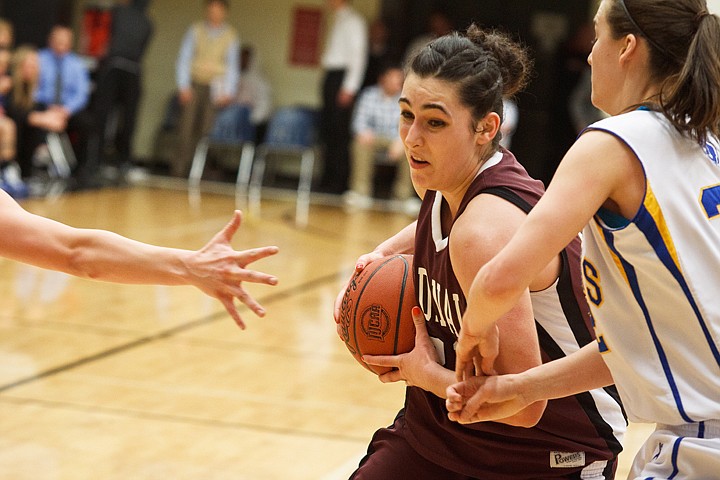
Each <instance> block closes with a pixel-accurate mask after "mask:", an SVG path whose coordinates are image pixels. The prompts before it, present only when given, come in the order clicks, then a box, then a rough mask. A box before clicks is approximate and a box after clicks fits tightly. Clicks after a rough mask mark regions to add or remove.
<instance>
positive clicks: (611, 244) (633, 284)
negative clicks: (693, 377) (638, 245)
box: [603, 229, 694, 423]
mask: <svg viewBox="0 0 720 480" xmlns="http://www.w3.org/2000/svg"><path fill="white" fill-rule="evenodd" d="M603 236H604V237H605V243H606V244H607V246H608V248H609V249H610V250H611V251H612V252H613V253H614V254H615V255H616V256H617V258H618V259H619V260H620V263H621V265H622V268H623V270H624V272H625V276H626V277H627V279H628V283H629V285H630V289H631V290H632V292H633V296H634V297H635V301H636V302H637V304H638V306H639V307H640V309H641V310H642V312H643V316H644V317H645V323H646V324H647V327H648V331H649V332H650V336H651V337H652V340H653V343H654V344H655V350H656V351H657V354H658V357H659V358H660V363H661V364H662V367H663V371H664V372H665V378H666V379H667V381H668V385H669V386H670V390H672V394H673V398H674V399H675V405H676V406H677V408H678V411H679V413H680V416H681V417H682V418H683V420H685V421H686V422H689V423H692V422H694V420H693V419H692V418H690V417H689V416H688V415H687V413H685V407H683V403H682V398H680V392H679V391H678V388H677V385H676V384H675V378H674V377H673V374H672V371H671V369H670V364H669V363H668V361H667V356H666V355H665V350H664V349H663V347H662V343H661V342H660V339H659V338H658V336H657V333H656V332H655V327H654V326H653V323H652V319H651V318H650V313H649V312H648V309H647V306H646V305H645V300H644V299H643V296H642V292H640V285H639V284H638V280H637V275H636V274H635V268H634V267H633V266H632V265H630V263H628V261H627V260H625V258H624V257H623V256H622V255H621V254H620V252H619V251H618V250H617V249H616V248H615V239H614V237H613V235H612V233H611V232H609V231H607V230H605V229H603Z"/></svg>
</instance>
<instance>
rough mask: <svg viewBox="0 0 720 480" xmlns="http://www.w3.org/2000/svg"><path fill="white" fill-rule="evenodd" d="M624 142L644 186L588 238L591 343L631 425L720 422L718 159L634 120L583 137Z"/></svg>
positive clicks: (659, 118)
mask: <svg viewBox="0 0 720 480" xmlns="http://www.w3.org/2000/svg"><path fill="white" fill-rule="evenodd" d="M589 129H591V130H601V131H606V132H608V133H610V134H612V135H614V136H616V137H617V138H619V139H620V140H622V141H623V142H624V143H625V144H627V145H628V147H629V148H630V149H631V150H632V151H633V152H634V153H635V155H636V156H637V157H638V159H639V160H640V162H641V164H642V167H643V169H644V172H645V177H646V185H647V187H646V191H645V196H644V199H643V203H642V206H641V207H640V209H639V210H638V212H637V214H636V215H635V217H634V218H632V219H631V220H630V222H628V223H627V224H625V225H618V224H616V223H614V222H612V221H610V220H609V219H608V218H607V217H604V216H603V215H602V214H601V213H599V214H598V215H596V216H595V218H594V219H593V221H591V222H590V223H589V224H588V225H587V226H586V228H585V230H584V235H583V253H584V258H583V272H584V276H585V286H586V295H587V299H588V303H589V304H590V307H591V310H592V314H593V318H594V320H595V322H596V334H597V337H598V341H599V343H600V349H601V351H602V352H603V356H604V359H605V362H606V363H607V365H608V367H609V368H610V371H611V372H612V375H613V378H614V379H615V383H616V385H617V388H618V391H619V393H620V396H621V398H622V399H623V404H624V407H625V409H626V412H627V414H628V418H629V419H630V420H631V421H636V422H650V423H653V422H655V423H659V424H664V425H681V424H690V423H697V424H698V425H699V428H702V422H703V421H707V420H713V419H716V420H717V419H720V211H719V210H718V205H720V165H719V160H720V159H719V158H718V153H719V152H720V148H719V144H718V139H717V138H714V137H712V138H710V139H709V141H708V143H707V144H706V145H705V146H704V148H703V147H701V146H699V145H698V144H697V143H696V142H693V141H692V140H690V139H688V138H686V137H683V136H682V135H680V134H679V133H678V132H677V131H676V130H675V129H674V128H673V127H672V126H671V125H670V123H669V122H668V121H667V120H666V119H665V118H664V117H663V115H662V114H660V113H657V112H652V111H649V110H636V111H634V112H630V113H627V114H623V115H619V116H616V117H612V118H608V119H605V120H601V121H599V122H597V123H595V124H593V125H591V126H590V127H589Z"/></svg>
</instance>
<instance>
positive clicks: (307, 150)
mask: <svg viewBox="0 0 720 480" xmlns="http://www.w3.org/2000/svg"><path fill="white" fill-rule="evenodd" d="M317 117H318V116H317V112H316V111H315V110H312V109H309V108H306V107H283V108H280V109H278V110H276V111H275V112H274V113H273V115H272V117H271V118H270V121H269V123H268V129H267V133H266V135H265V139H264V141H263V143H262V144H261V145H259V146H258V147H257V155H256V157H255V162H254V165H253V168H252V177H251V179H250V192H249V203H250V210H251V211H254V212H256V213H259V211H260V194H261V192H260V191H261V189H262V183H263V177H264V175H265V165H266V162H267V159H268V158H270V157H271V156H272V158H276V157H277V158H283V159H285V158H292V157H295V158H299V160H300V178H299V179H298V189H297V204H296V208H295V222H296V224H297V225H299V226H305V225H307V222H308V214H309V209H310V185H311V183H312V177H313V169H314V165H315V145H316V136H317V120H318V118H317ZM271 154H272V155H271Z"/></svg>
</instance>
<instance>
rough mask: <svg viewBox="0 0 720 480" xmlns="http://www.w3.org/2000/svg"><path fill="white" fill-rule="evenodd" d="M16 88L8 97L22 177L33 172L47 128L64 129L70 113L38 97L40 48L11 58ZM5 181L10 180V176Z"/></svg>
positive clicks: (21, 49)
mask: <svg viewBox="0 0 720 480" xmlns="http://www.w3.org/2000/svg"><path fill="white" fill-rule="evenodd" d="M11 70H12V79H13V81H12V88H11V90H10V93H9V94H8V96H7V99H6V112H7V115H8V116H9V117H10V118H12V119H13V121H14V122H15V125H16V127H17V156H16V158H17V162H18V164H19V166H20V169H21V172H22V176H23V177H28V176H30V175H31V174H32V159H33V155H34V153H35V151H36V150H37V148H38V147H39V146H40V145H42V144H43V143H44V142H45V133H46V132H47V131H53V132H62V131H64V130H65V128H66V127H67V116H66V115H65V114H64V112H63V111H62V110H60V109H58V108H47V105H45V104H42V103H40V102H38V101H37V100H36V99H35V97H36V93H37V91H38V84H39V77H40V61H39V58H38V53H37V50H35V48H33V47H29V46H21V47H19V48H18V49H17V50H16V51H15V52H14V54H13V57H12V61H11ZM5 180H6V181H8V178H7V175H5Z"/></svg>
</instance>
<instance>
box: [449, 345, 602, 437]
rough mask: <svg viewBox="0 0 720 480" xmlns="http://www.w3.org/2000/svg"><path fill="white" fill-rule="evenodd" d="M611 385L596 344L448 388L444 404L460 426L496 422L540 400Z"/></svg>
mask: <svg viewBox="0 0 720 480" xmlns="http://www.w3.org/2000/svg"><path fill="white" fill-rule="evenodd" d="M612 383H613V380H612V376H611V375H610V371H609V370H608V368H607V366H606V365H605V362H604V361H603V359H602V355H601V354H600V351H599V349H598V346H597V343H596V342H591V343H589V344H588V345H585V346H584V347H583V348H581V349H580V350H578V351H577V352H575V353H573V354H571V355H568V356H567V357H564V358H561V359H559V360H555V361H552V362H548V363H545V364H542V365H539V366H537V367H534V368H531V369H529V370H526V371H524V372H522V373H517V374H512V375H495V376H489V377H484V376H483V377H472V378H469V379H467V380H465V381H462V382H460V383H456V384H454V385H451V386H450V387H448V389H447V392H446V401H445V404H446V406H447V409H448V416H449V418H450V419H451V420H454V421H456V422H460V423H474V422H482V421H496V420H498V419H502V418H506V417H508V416H511V415H514V414H515V413H516V412H519V411H521V410H523V409H524V408H526V407H527V406H528V405H532V404H533V403H535V402H537V401H540V400H551V399H553V398H562V397H567V396H570V395H575V394H578V393H581V392H585V391H588V390H593V389H595V388H600V387H605V386H607V385H610V384H612Z"/></svg>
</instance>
